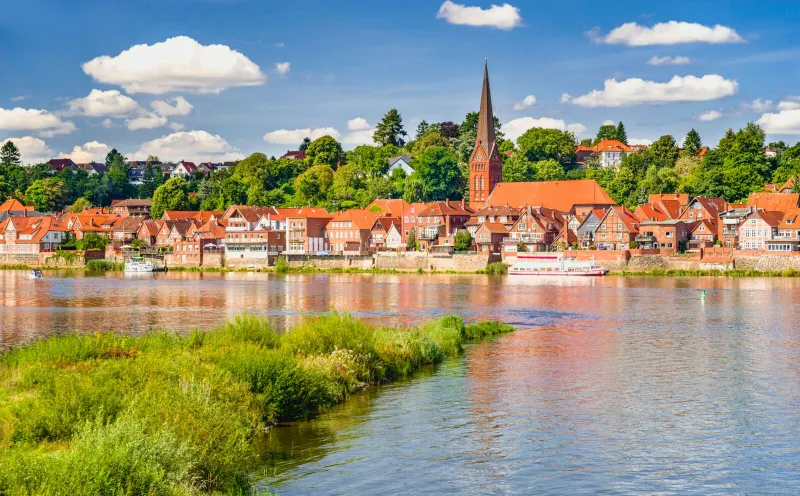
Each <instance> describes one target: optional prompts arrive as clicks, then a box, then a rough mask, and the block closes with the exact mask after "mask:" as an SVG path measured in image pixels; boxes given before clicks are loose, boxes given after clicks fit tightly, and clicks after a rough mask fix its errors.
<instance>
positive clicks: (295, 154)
mask: <svg viewBox="0 0 800 496" xmlns="http://www.w3.org/2000/svg"><path fill="white" fill-rule="evenodd" d="M281 158H289V159H293V160H305V159H306V152H304V151H302V150H288V151H287V152H286V153H284V154H283V155H281Z"/></svg>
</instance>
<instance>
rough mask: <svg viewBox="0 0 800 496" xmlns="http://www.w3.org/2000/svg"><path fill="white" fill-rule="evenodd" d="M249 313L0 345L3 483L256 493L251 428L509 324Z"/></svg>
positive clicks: (6, 488)
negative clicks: (195, 327)
mask: <svg viewBox="0 0 800 496" xmlns="http://www.w3.org/2000/svg"><path fill="white" fill-rule="evenodd" d="M512 330H513V328H511V327H510V326H507V325H504V324H499V323H496V322H484V323H480V324H470V325H465V324H464V322H463V321H462V320H461V319H460V318H459V317H455V316H447V317H443V318H440V319H438V320H432V321H428V322H425V323H423V324H421V325H420V326H418V327H414V328H404V329H398V328H374V327H372V326H370V325H369V324H366V323H364V322H361V321H359V320H357V319H355V318H353V317H351V316H349V315H341V314H331V315H325V316H320V317H308V318H306V319H305V320H304V321H303V322H302V323H301V324H300V325H299V326H297V327H296V328H294V329H292V330H291V331H289V332H287V333H284V334H279V333H277V332H275V331H274V330H273V329H272V327H271V326H270V325H269V323H268V322H267V321H266V320H265V319H262V318H259V317H254V316H250V315H242V316H240V317H238V318H236V319H235V320H233V321H232V322H230V323H228V324H226V325H224V326H222V327H221V328H219V329H216V330H213V331H210V332H201V331H193V332H191V333H189V334H188V335H186V336H181V335H179V334H176V333H168V332H153V333H149V334H146V335H143V336H139V337H128V336H117V335H113V334H108V333H98V334H92V335H78V334H71V335H66V336H61V337H53V338H50V339H47V340H43V341H38V342H35V343H32V344H30V345H27V346H25V347H22V348H19V349H15V350H11V351H8V352H5V353H3V354H2V355H0V379H1V380H2V388H0V443H1V444H2V446H0V494H8V495H17V494H24V495H29V494H30V495H32V494H50V495H56V494H65V495H71V496H77V495H89V494H92V495H94V494H114V495H123V494H124V495H133V494H167V495H183V494H209V493H210V494H250V493H251V485H250V480H249V479H248V474H249V473H250V470H251V469H252V468H253V466H254V463H255V461H256V453H255V451H254V449H253V447H252V441H253V439H254V438H255V437H256V436H257V435H258V434H259V433H260V432H263V430H264V429H267V428H269V427H270V426H272V425H275V424H276V423H277V422H280V421H282V420H294V419H305V418H308V417H310V416H313V415H314V414H315V413H316V412H318V411H320V410H321V409H324V408H325V407H328V406H331V405H334V404H336V403H339V402H342V401H344V400H345V399H347V397H348V396H349V395H351V394H353V393H355V392H357V391H359V390H361V389H363V388H365V387H367V386H369V385H373V384H379V383H383V382H388V381H391V380H393V379H396V378H398V377H400V376H403V375H406V374H409V373H411V372H413V371H415V370H416V369H418V368H419V367H421V366H423V365H426V364H435V363H438V362H440V361H441V360H443V359H444V358H445V357H448V356H454V355H457V354H459V353H461V352H462V350H463V345H464V343H466V342H469V341H473V340H478V339H481V338H483V337H486V336H491V335H495V334H499V333H502V332H509V331H512Z"/></svg>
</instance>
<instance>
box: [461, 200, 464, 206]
mask: <svg viewBox="0 0 800 496" xmlns="http://www.w3.org/2000/svg"><path fill="white" fill-rule="evenodd" d="M461 208H464V199H463V198H462V199H461Z"/></svg>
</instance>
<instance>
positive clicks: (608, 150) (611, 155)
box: [575, 139, 636, 167]
mask: <svg viewBox="0 0 800 496" xmlns="http://www.w3.org/2000/svg"><path fill="white" fill-rule="evenodd" d="M635 151H636V150H634V149H633V148H632V147H630V146H628V145H626V144H625V143H622V142H621V141H618V140H612V139H604V140H601V141H599V142H598V143H597V144H596V145H594V146H591V147H586V146H583V145H580V146H578V147H577V148H576V149H575V156H576V160H577V161H578V163H579V164H585V163H586V161H588V160H589V159H590V158H591V157H592V156H594V155H597V156H598V157H599V158H600V166H601V167H616V166H617V165H619V163H620V162H621V161H622V158H623V157H624V156H625V155H628V154H630V153H634V152H635Z"/></svg>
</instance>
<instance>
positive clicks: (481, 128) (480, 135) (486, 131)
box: [475, 62, 497, 158]
mask: <svg viewBox="0 0 800 496" xmlns="http://www.w3.org/2000/svg"><path fill="white" fill-rule="evenodd" d="M478 145H481V146H482V147H483V151H484V152H486V157H487V158H488V157H491V156H492V152H494V149H495V148H496V147H497V138H496V137H495V134H494V113H493V112H492V91H491V89H490V88H489V63H488V62H487V63H485V64H484V66H483V88H482V89H481V106H480V109H479V110H478V129H477V133H476V135H475V147H476V148H477V147H478Z"/></svg>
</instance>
